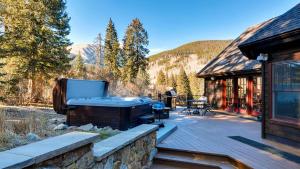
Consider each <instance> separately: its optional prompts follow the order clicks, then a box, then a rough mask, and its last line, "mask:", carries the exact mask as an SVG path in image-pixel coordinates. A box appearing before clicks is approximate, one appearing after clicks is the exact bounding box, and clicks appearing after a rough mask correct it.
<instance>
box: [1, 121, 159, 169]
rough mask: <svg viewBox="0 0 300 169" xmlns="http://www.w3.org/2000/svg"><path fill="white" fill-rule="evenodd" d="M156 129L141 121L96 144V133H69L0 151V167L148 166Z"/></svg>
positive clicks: (121, 168)
mask: <svg viewBox="0 0 300 169" xmlns="http://www.w3.org/2000/svg"><path fill="white" fill-rule="evenodd" d="M157 129H158V127H157V126H156V125H147V124H143V125H140V126H137V127H135V128H133V129H130V130H127V131H125V132H122V133H120V134H118V135H115V136H112V137H110V138H107V139H105V140H103V141H100V142H97V143H93V141H95V140H96V139H97V137H96V136H97V134H92V133H84V132H73V133H68V134H65V135H61V136H57V137H53V138H49V139H46V140H42V141H40V142H36V143H32V144H29V145H25V146H21V147H17V148H15V149H12V150H8V151H4V152H0V159H6V160H0V168H30V169H31V168H40V169H41V168H43V169H46V168H49V169H50V168H51V169H57V168H66V169H142V168H148V167H150V166H151V163H152V159H153V157H154V156H155V154H156V152H157V149H156V130H157ZM68 142H70V144H68Z"/></svg>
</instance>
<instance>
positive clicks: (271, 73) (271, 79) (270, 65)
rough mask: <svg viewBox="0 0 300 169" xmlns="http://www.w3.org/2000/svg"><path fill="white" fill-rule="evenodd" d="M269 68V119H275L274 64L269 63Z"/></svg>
mask: <svg viewBox="0 0 300 169" xmlns="http://www.w3.org/2000/svg"><path fill="white" fill-rule="evenodd" d="M267 65H268V66H267V67H268V73H269V76H268V81H269V100H268V102H269V114H268V116H269V118H270V119H271V118H273V85H272V84H273V83H272V81H273V72H272V71H273V70H272V63H268V64H267Z"/></svg>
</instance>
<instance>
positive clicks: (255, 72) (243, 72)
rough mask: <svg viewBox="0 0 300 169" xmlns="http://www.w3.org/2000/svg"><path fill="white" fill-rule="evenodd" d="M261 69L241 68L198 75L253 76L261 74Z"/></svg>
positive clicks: (208, 76) (202, 76) (201, 76)
mask: <svg viewBox="0 0 300 169" xmlns="http://www.w3.org/2000/svg"><path fill="white" fill-rule="evenodd" d="M260 74H261V69H251V70H241V71H235V72H225V73H215V74H214V73H212V74H205V75H197V77H198V78H210V77H216V78H218V77H221V78H224V77H226V78H227V77H235V76H251V75H260Z"/></svg>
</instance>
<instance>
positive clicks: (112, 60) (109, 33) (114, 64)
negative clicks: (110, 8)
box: [104, 19, 121, 79]
mask: <svg viewBox="0 0 300 169" xmlns="http://www.w3.org/2000/svg"><path fill="white" fill-rule="evenodd" d="M119 52H120V45H119V42H118V36H117V31H116V29H115V26H114V23H113V21H112V20H111V19H109V22H108V25H107V28H106V35H105V42H104V63H105V66H106V68H107V69H108V71H110V72H111V73H112V74H113V77H114V78H115V79H117V78H118V77H120V74H121V73H120V69H119V60H120V59H119V56H120V55H119Z"/></svg>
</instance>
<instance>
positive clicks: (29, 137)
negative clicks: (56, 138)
mask: <svg viewBox="0 0 300 169" xmlns="http://www.w3.org/2000/svg"><path fill="white" fill-rule="evenodd" d="M26 139H27V140H28V141H30V142H31V141H39V140H41V138H40V137H39V136H38V135H36V134H34V133H28V134H27V135H26Z"/></svg>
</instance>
